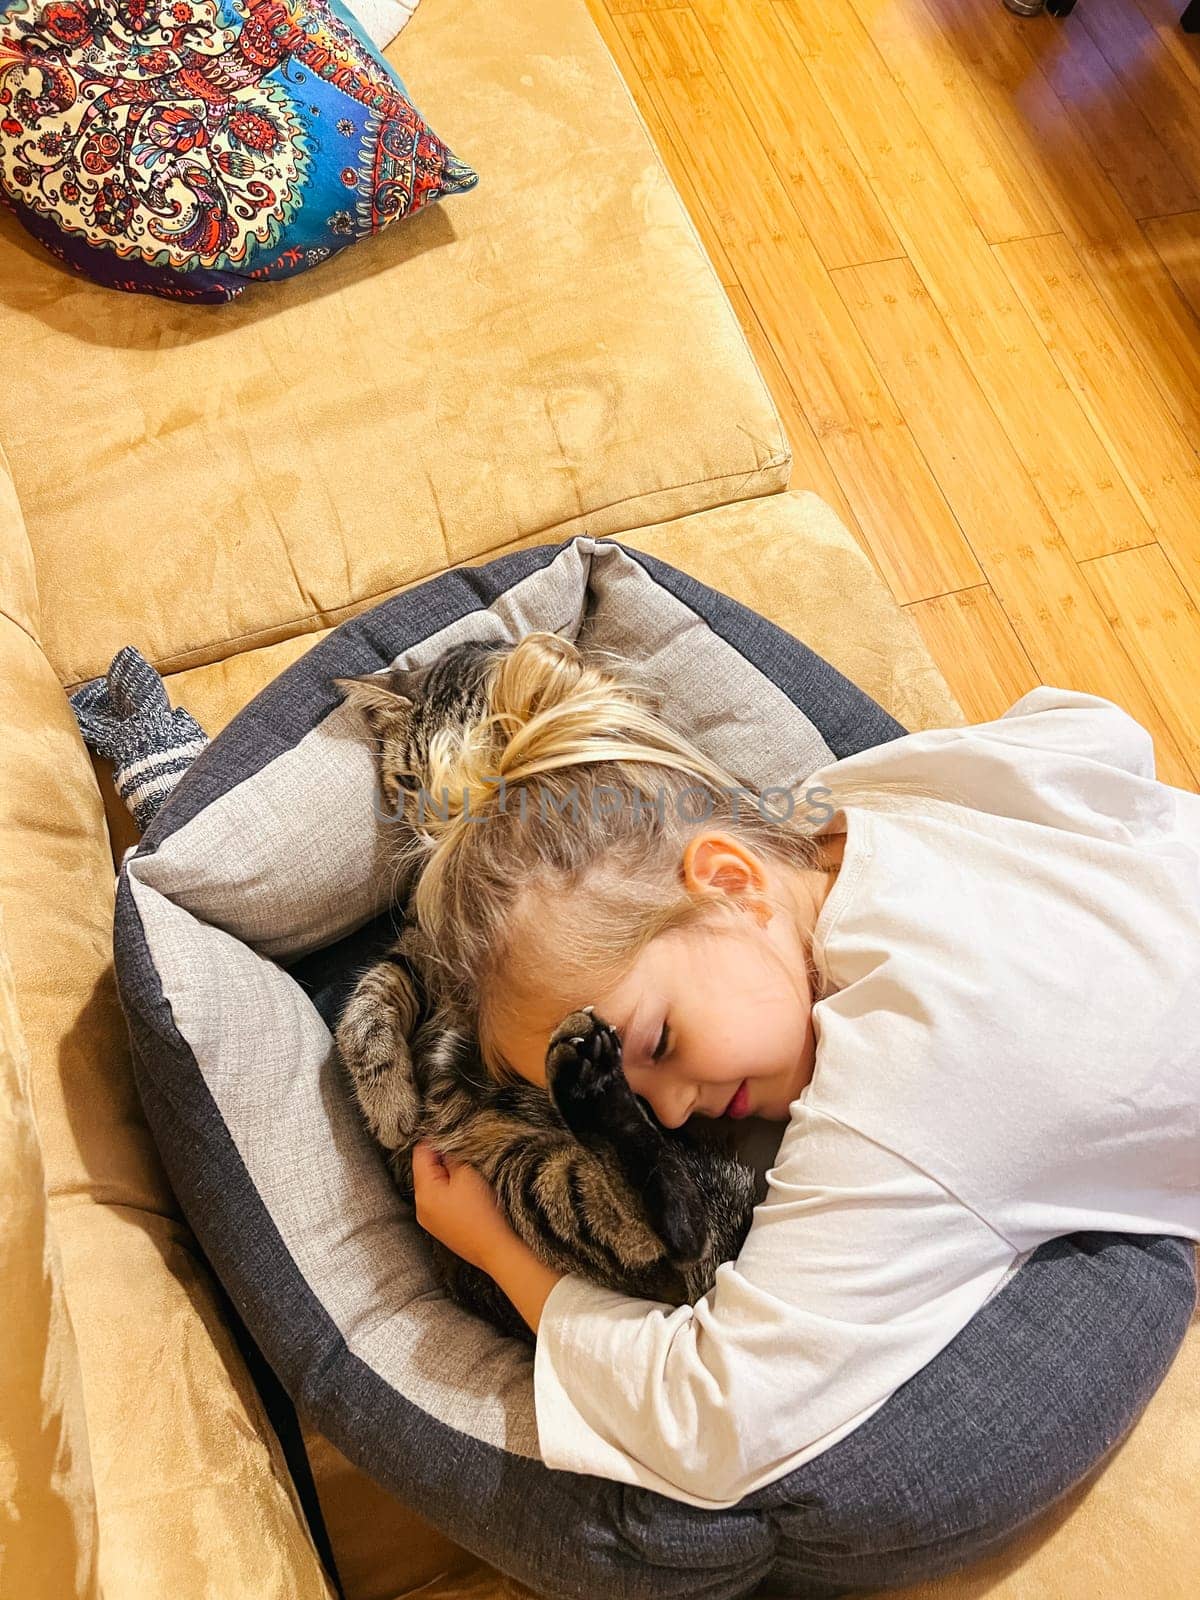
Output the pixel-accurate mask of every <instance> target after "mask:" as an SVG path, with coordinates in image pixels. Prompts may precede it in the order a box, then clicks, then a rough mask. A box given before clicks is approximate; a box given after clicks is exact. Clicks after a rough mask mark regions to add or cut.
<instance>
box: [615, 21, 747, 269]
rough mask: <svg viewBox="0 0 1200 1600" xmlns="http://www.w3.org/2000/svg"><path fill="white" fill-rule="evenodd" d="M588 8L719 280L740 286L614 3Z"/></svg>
mask: <svg viewBox="0 0 1200 1600" xmlns="http://www.w3.org/2000/svg"><path fill="white" fill-rule="evenodd" d="M627 3H628V0H627ZM587 7H588V10H589V12H590V13H591V17H592V21H593V22H594V23H595V24H596V28H597V30H598V31H599V33H600V36H601V38H602V39H603V40H604V42H605V44H606V45H607V46H608V51H609V54H610V55H611V56H612V58H613V60H614V61H615V62H616V64H617V70H618V71H619V72H620V74H621V76H622V78H623V79H624V80H625V87H626V88H627V89H628V90H629V94H630V98H631V99H632V100H633V103H634V104H635V105H636V106H637V109H638V112H639V113H640V115H641V117H642V120H643V121H644V122H645V124H646V128H647V131H648V132H649V134H650V137H651V138H652V139H653V141H654V145H655V148H656V149H657V151H658V153H659V155H660V156H661V157H662V163H663V166H664V167H665V168H666V169H667V173H668V175H669V176H670V179H671V182H672V183H673V184H674V185H675V187H676V189H677V190H678V191H679V198H680V199H681V200H682V201H683V204H684V208H685V209H686V211H687V213H688V215H689V216H690V217H691V219H692V222H693V224H694V225H695V228H696V232H697V233H698V234H699V236H700V242H701V244H702V245H703V246H704V252H705V254H706V255H707V256H708V259H709V260H710V261H711V262H712V264H713V267H714V269H715V271H716V274H717V277H718V278H720V280H721V283H722V284H723V285H724V287H725V288H726V289H728V288H729V287H730V285H731V284H735V283H736V282H737V274H736V273H735V272H734V270H733V268H732V267H731V266H730V264H729V260H728V258H727V256H726V254H725V247H724V246H723V245H722V243H721V239H720V235H719V234H718V233H717V231H716V229H715V228H714V227H713V226H712V223H711V222H710V221H709V218H708V211H707V208H706V207H705V206H704V204H703V203H702V201H701V199H700V197H699V195H698V194H697V193H696V186H695V184H694V183H693V181H692V172H691V164H690V162H689V161H687V160H685V159H682V158H681V157H680V153H679V151H678V149H677V148H676V146H675V142H674V139H673V138H672V136H671V131H670V129H669V128H668V126H667V124H666V122H665V121H664V119H663V115H662V112H661V111H660V109H659V105H658V94H657V89H656V87H655V85H654V83H653V82H647V81H646V80H645V79H643V78H642V77H641V76H640V74H639V73H638V71H637V68H636V66H635V64H634V61H633V58H632V56H631V55H630V54H629V49H628V47H627V45H626V43H625V39H624V36H623V35H622V33H621V31H620V29H619V28H618V27H617V26H616V24H615V23H614V22H613V20H612V17H611V16H610V14H609V12H610V10H612V9H615V5H614V0H607V5H606V0H587Z"/></svg>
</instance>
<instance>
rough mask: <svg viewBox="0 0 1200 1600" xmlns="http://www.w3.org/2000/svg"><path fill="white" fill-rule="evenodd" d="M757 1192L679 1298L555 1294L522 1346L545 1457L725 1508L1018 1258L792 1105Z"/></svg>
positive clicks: (942, 1197)
mask: <svg viewBox="0 0 1200 1600" xmlns="http://www.w3.org/2000/svg"><path fill="white" fill-rule="evenodd" d="M767 1185H768V1193H767V1198H766V1199H765V1200H764V1201H763V1203H762V1204H761V1205H759V1206H757V1207H756V1208H755V1213H754V1220H753V1224H752V1226H751V1228H750V1232H749V1234H748V1235H747V1238H746V1241H745V1244H744V1245H743V1247H742V1251H741V1253H740V1255H739V1256H738V1258H737V1260H736V1261H734V1262H727V1263H725V1264H723V1265H722V1266H721V1267H719V1268H718V1270H717V1275H716V1282H715V1284H714V1287H713V1288H712V1289H711V1290H710V1291H709V1293H708V1294H707V1295H705V1296H704V1298H703V1299H702V1300H700V1301H699V1302H698V1303H697V1304H696V1305H695V1306H686V1305H685V1306H672V1305H668V1304H665V1303H660V1302H656V1301H645V1300H636V1299H633V1298H631V1297H629V1296H626V1295H622V1294H618V1293H616V1292H615V1291H613V1290H611V1289H604V1288H599V1287H597V1286H596V1285H593V1284H591V1283H589V1282H588V1281H587V1280H586V1279H584V1278H582V1277H580V1276H578V1275H576V1274H569V1275H568V1276H566V1277H564V1278H562V1279H561V1280H560V1281H559V1282H558V1283H557V1284H556V1285H555V1286H554V1288H553V1289H552V1290H551V1292H550V1294H549V1296H548V1297H547V1299H546V1302H545V1306H544V1308H543V1311H542V1316H541V1321H540V1324H539V1328H538V1337H537V1347H536V1353H535V1357H534V1395H535V1403H536V1410H537V1425H538V1438H539V1444H540V1447H541V1451H542V1456H543V1459H544V1460H545V1462H546V1464H547V1465H548V1466H550V1467H554V1468H559V1469H564V1470H569V1471H574V1472H583V1473H592V1474H594V1475H596V1476H598V1477H602V1478H610V1479H615V1480H616V1481H617V1482H621V1483H631V1484H638V1485H640V1486H642V1487H645V1488H649V1489H654V1490H656V1491H657V1492H658V1493H659V1494H663V1495H666V1496H668V1497H669V1498H672V1499H675V1500H681V1501H684V1502H685V1503H687V1504H690V1505H696V1506H702V1507H706V1508H708V1509H714V1510H715V1509H721V1508H724V1507H727V1506H731V1505H735V1504H737V1502H738V1501H739V1500H740V1499H742V1498H743V1496H745V1495H747V1494H749V1493H751V1492H752V1491H753V1490H754V1489H757V1488H760V1487H762V1486H763V1485H764V1484H767V1483H771V1482H774V1481H775V1480H776V1479H777V1478H779V1477H782V1476H783V1475H784V1474H785V1473H787V1472H789V1471H791V1470H793V1469H794V1468H795V1467H797V1466H799V1465H801V1464H802V1463H803V1461H805V1460H807V1459H808V1458H809V1457H810V1456H813V1455H817V1454H819V1453H820V1452H821V1451H822V1450H823V1449H826V1448H828V1447H829V1446H830V1445H831V1444H834V1443H836V1441H837V1439H839V1438H840V1437H842V1436H843V1435H844V1434H845V1433H848V1432H850V1431H851V1429H852V1428H854V1427H856V1426H857V1425H858V1424H859V1423H860V1422H862V1421H865V1420H866V1418H867V1417H868V1416H869V1415H870V1414H871V1412H873V1411H874V1410H876V1409H877V1408H878V1407H879V1406H880V1405H882V1404H883V1403H884V1401H885V1400H886V1399H887V1398H888V1397H889V1396H890V1395H891V1394H892V1392H893V1391H894V1390H895V1389H896V1388H897V1387H898V1386H899V1385H900V1384H902V1383H904V1382H905V1381H906V1380H907V1379H908V1378H910V1377H912V1375H913V1374H914V1373H915V1372H917V1371H919V1370H920V1368H921V1367H922V1366H924V1365H925V1363H926V1362H927V1361H929V1360H930V1359H931V1358H932V1357H933V1356H934V1355H936V1353H937V1352H938V1351H939V1350H940V1349H942V1348H943V1346H945V1345H946V1344H947V1343H949V1341H950V1340H951V1339H952V1338H953V1337H954V1335H955V1334H956V1333H957V1332H958V1331H959V1330H960V1329H961V1328H962V1327H963V1326H964V1325H965V1324H966V1323H967V1322H968V1321H969V1320H970V1318H971V1317H972V1316H973V1315H974V1313H975V1312H976V1311H977V1310H978V1309H979V1307H980V1306H981V1305H982V1304H983V1302H984V1301H985V1300H986V1299H987V1298H988V1296H989V1295H990V1294H991V1293H992V1292H993V1291H994V1290H995V1289H996V1287H997V1286H998V1285H999V1283H1000V1282H1001V1280H1002V1279H1003V1278H1004V1277H1005V1275H1006V1274H1007V1273H1008V1272H1009V1271H1011V1270H1012V1268H1013V1267H1014V1265H1015V1264H1017V1252H1016V1250H1014V1248H1013V1247H1012V1246H1011V1245H1010V1244H1009V1243H1008V1241H1007V1240H1005V1239H1003V1238H1002V1237H1001V1236H1000V1235H999V1234H998V1233H996V1232H995V1230H994V1229H993V1228H991V1227H990V1226H988V1224H987V1223H985V1222H984V1221H983V1220H982V1219H981V1218H979V1217H977V1216H976V1215H975V1214H974V1212H972V1211H970V1210H969V1209H968V1208H967V1207H966V1206H964V1205H962V1204H960V1203H959V1202H958V1201H957V1200H956V1199H955V1198H954V1196H952V1195H951V1194H949V1193H948V1192H947V1191H946V1190H945V1189H944V1188H942V1187H941V1186H940V1185H939V1184H937V1183H936V1182H935V1181H934V1180H933V1179H932V1178H930V1177H928V1176H927V1175H926V1174H925V1173H923V1172H921V1171H920V1170H919V1169H917V1168H916V1167H914V1166H912V1165H911V1164H910V1163H909V1162H907V1161H905V1160H904V1159H903V1158H902V1157H900V1156H899V1155H897V1154H896V1153H895V1152H893V1151H891V1150H888V1149H886V1148H885V1147H883V1146H881V1145H879V1144H875V1143H873V1142H872V1141H870V1140H868V1139H866V1138H864V1137H863V1136H862V1135H860V1134H858V1133H856V1132H855V1131H854V1130H853V1129H851V1128H849V1127H847V1126H846V1125H845V1124H843V1123H841V1122H839V1121H837V1120H836V1119H835V1118H833V1117H830V1116H829V1115H828V1114H827V1113H824V1112H817V1111H811V1110H809V1109H807V1108H806V1107H805V1106H804V1104H803V1102H802V1101H801V1102H797V1104H796V1105H795V1106H794V1108H793V1116H792V1120H791V1122H790V1124H789V1126H788V1129H787V1131H786V1132H785V1134H784V1137H783V1141H782V1142H781V1144H780V1148H779V1155H778V1158H777V1162H776V1165H775V1166H774V1167H773V1168H772V1169H771V1170H770V1171H769V1172H768V1174H767Z"/></svg>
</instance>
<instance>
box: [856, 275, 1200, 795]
mask: <svg viewBox="0 0 1200 1600" xmlns="http://www.w3.org/2000/svg"><path fill="white" fill-rule="evenodd" d="M835 279H836V282H837V285H838V288H839V289H840V290H841V291H842V293H843V294H844V296H845V298H846V301H847V304H848V306H849V307H850V309H851V312H852V314H853V316H854V319H855V321H856V323H857V325H858V327H859V330H860V332H861V333H862V334H863V337H864V338H865V339H866V341H867V344H868V346H869V347H870V349H871V352H872V354H873V355H874V357H875V360H876V362H877V363H878V365H879V367H880V370H881V371H882V372H883V374H884V376H885V377H886V379H887V381H888V383H889V385H890V386H891V388H892V391H893V393H894V394H895V396H896V399H897V401H898V403H899V405H900V406H901V409H902V410H903V411H904V414H905V415H906V416H907V417H909V418H910V422H911V426H912V427H913V429H914V432H915V434H916V437H917V439H918V442H919V443H920V444H921V446H922V449H923V450H924V452H925V454H926V457H927V459H928V460H929V462H930V465H931V466H932V468H933V470H934V472H935V473H936V474H937V476H938V480H939V482H940V483H941V485H942V488H943V489H944V490H945V492H946V495H947V498H948V499H949V501H950V503H951V505H952V506H953V507H954V509H955V512H956V514H957V515H958V517H959V520H960V522H961V523H962V525H963V527H964V529H965V530H966V531H967V534H968V536H969V537H970V539H971V541H972V544H973V546H974V548H975V551H976V553H977V555H978V556H979V560H980V564H981V565H982V567H983V569H984V572H985V573H986V574H987V579H988V581H989V582H990V584H991V586H992V589H993V590H994V591H995V594H996V597H997V599H998V600H999V601H1000V603H1001V605H1002V606H1003V607H1004V610H1005V613H1006V614H1007V616H1008V618H1009V620H1010V621H1011V623H1012V625H1013V628H1014V629H1015V631H1016V633H1017V635H1018V637H1019V638H1020V640H1021V642H1022V645H1023V646H1024V648H1025V651H1026V652H1027V654H1028V656H1029V659H1030V661H1031V662H1032V664H1033V666H1034V669H1035V670H1036V671H1037V673H1038V675H1039V677H1040V678H1041V680H1042V681H1043V682H1046V683H1052V684H1056V685H1061V686H1062V687H1064V688H1073V689H1081V690H1086V691H1088V692H1090V693H1093V694H1101V695H1104V696H1106V697H1107V698H1108V699H1111V700H1114V701H1115V702H1116V703H1117V704H1118V705H1121V706H1124V707H1125V709H1126V710H1127V711H1129V712H1130V713H1131V715H1133V716H1135V717H1136V718H1137V719H1138V721H1139V722H1141V723H1142V724H1143V725H1144V726H1145V727H1146V728H1148V729H1149V730H1150V732H1151V733H1152V734H1153V736H1154V741H1155V747H1156V749H1157V751H1158V754H1159V764H1160V768H1161V770H1162V772H1163V774H1164V776H1165V775H1166V774H1168V773H1169V774H1170V775H1171V776H1170V778H1169V780H1168V781H1170V782H1173V783H1184V784H1190V782H1191V771H1190V768H1189V767H1188V765H1187V763H1186V761H1185V760H1184V758H1183V756H1182V755H1181V753H1180V750H1179V748H1178V745H1177V744H1176V741H1175V739H1174V736H1173V734H1172V732H1171V729H1170V727H1169V726H1168V724H1167V723H1166V721H1165V720H1164V718H1163V716H1162V715H1161V713H1160V711H1159V709H1158V706H1157V704H1156V700H1155V695H1154V693H1153V692H1152V690H1151V689H1150V688H1148V687H1147V685H1146V684H1145V683H1143V681H1142V679H1141V678H1140V676H1139V675H1138V673H1137V671H1136V670H1135V668H1134V666H1133V664H1132V662H1131V660H1130V658H1129V656H1128V655H1127V654H1126V652H1125V650H1124V648H1123V646H1122V644H1121V642H1120V641H1119V640H1118V638H1117V637H1116V635H1115V633H1114V632H1113V630H1112V628H1111V627H1110V625H1109V623H1108V620H1107V618H1106V617H1105V615H1104V613H1103V611H1102V609H1101V607H1100V606H1099V604H1098V603H1097V601H1096V599H1095V596H1094V595H1093V593H1092V591H1091V589H1090V587H1089V585H1088V583H1087V581H1086V579H1085V578H1084V576H1083V574H1082V572H1081V571H1080V569H1079V566H1078V565H1077V564H1076V562H1075V561H1074V559H1073V558H1072V556H1071V553H1070V551H1069V550H1068V549H1067V546H1066V544H1065V543H1064V541H1063V539H1062V536H1061V535H1060V533H1059V531H1058V529H1057V528H1056V527H1055V525H1054V521H1053V519H1052V518H1051V517H1050V515H1049V513H1048V511H1047V510H1046V507H1045V505H1044V504H1043V502H1042V500H1041V499H1040V497H1039V496H1038V494H1037V492H1036V491H1035V489H1034V487H1033V484H1032V482H1031V481H1030V479H1029V476H1028V474H1027V473H1026V472H1025V471H1024V469H1023V467H1022V465H1021V462H1020V460H1019V458H1018V457H1017V455H1016V452H1015V451H1014V450H1013V448H1012V446H1011V445H1010V444H1009V443H1008V442H1007V440H1006V439H1005V438H1004V436H1003V434H1002V433H1000V432H999V430H995V429H994V428H993V431H992V432H991V433H989V408H988V404H987V401H986V399H985V397H984V395H983V393H982V392H981V389H980V387H979V385H978V383H977V382H976V380H975V378H974V376H973V375H972V372H971V369H970V367H969V365H968V363H967V361H966V360H965V359H964V357H963V354H962V352H961V351H960V350H959V348H958V346H957V343H956V341H955V340H954V338H953V337H952V336H951V334H950V331H949V329H948V328H947V326H946V324H945V323H944V321H943V320H942V318H941V316H940V315H939V313H938V311H937V308H936V306H935V305H934V303H933V300H932V298H931V296H930V294H929V292H928V291H927V290H926V288H925V286H924V284H923V283H922V281H921V279H920V277H919V276H918V274H917V272H916V270H915V268H914V267H913V265H912V264H911V263H910V262H908V261H886V262H878V263H876V264H874V265H872V266H864V267H846V268H844V269H842V270H841V271H839V272H838V273H836V274H835Z"/></svg>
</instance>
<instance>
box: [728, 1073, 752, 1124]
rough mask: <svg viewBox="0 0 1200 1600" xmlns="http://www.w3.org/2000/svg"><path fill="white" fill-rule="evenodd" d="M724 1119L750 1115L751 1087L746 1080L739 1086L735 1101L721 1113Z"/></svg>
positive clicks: (734, 1097)
mask: <svg viewBox="0 0 1200 1600" xmlns="http://www.w3.org/2000/svg"><path fill="white" fill-rule="evenodd" d="M721 1115H722V1116H724V1117H735V1118H736V1117H748V1116H749V1115H750V1085H749V1083H748V1082H747V1081H746V1079H745V1078H743V1079H742V1081H741V1083H739V1084H738V1086H737V1090H736V1092H735V1093H734V1096H733V1099H732V1100H730V1102H729V1104H728V1105H727V1106H726V1107H725V1109H724V1111H723V1112H722V1113H721Z"/></svg>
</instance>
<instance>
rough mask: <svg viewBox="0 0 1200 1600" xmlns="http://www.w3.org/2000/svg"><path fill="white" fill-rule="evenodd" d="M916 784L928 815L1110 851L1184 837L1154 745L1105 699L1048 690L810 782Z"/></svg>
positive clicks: (849, 760)
mask: <svg viewBox="0 0 1200 1600" xmlns="http://www.w3.org/2000/svg"><path fill="white" fill-rule="evenodd" d="M881 779H882V780H884V782H885V783H886V782H890V781H895V780H899V781H900V782H901V783H902V784H903V783H915V784H916V785H917V788H918V791H919V792H920V794H921V798H920V799H919V800H917V801H916V802H915V803H916V804H917V805H919V806H920V805H924V804H926V803H927V801H928V799H930V798H933V799H941V800H947V801H949V802H950V803H951V804H953V805H958V806H965V807H968V808H970V809H971V810H973V811H978V812H986V813H990V814H992V815H993V816H999V817H1006V818H1012V819H1015V820H1018V821H1026V822H1036V823H1039V824H1041V825H1043V826H1047V827H1057V828H1062V829H1064V830H1065V831H1068V832H1071V833H1077V834H1090V835H1091V836H1093V837H1095V838H1102V839H1107V840H1109V841H1110V842H1116V843H1122V844H1131V843H1138V844H1141V843H1145V842H1147V841H1154V840H1158V839H1162V838H1165V837H1167V836H1169V835H1170V834H1171V833H1172V831H1173V830H1174V827H1175V816H1176V796H1177V795H1178V793H1179V791H1178V790H1176V789H1172V788H1169V787H1168V786H1167V785H1166V784H1163V783H1160V782H1159V781H1158V780H1157V778H1156V776H1155V767H1154V741H1153V740H1152V739H1151V737H1150V735H1149V733H1147V731H1146V729H1145V728H1143V727H1142V725H1141V724H1140V723H1139V722H1137V721H1135V720H1134V718H1133V717H1131V716H1130V715H1129V714H1128V713H1127V712H1125V711H1122V710H1121V708H1120V706H1117V705H1114V704H1113V702H1112V701H1111V700H1104V699H1101V698H1100V697H1099V696H1098V695H1091V694H1081V693H1079V692H1077V691H1076V690H1073V689H1057V688H1053V687H1051V686H1049V685H1047V684H1039V686H1038V687H1037V688H1036V689H1031V690H1030V691H1029V693H1028V694H1026V695H1022V697H1021V698H1020V699H1019V700H1018V701H1016V702H1015V703H1014V704H1013V705H1011V706H1010V707H1009V708H1008V710H1007V711H1006V712H1005V713H1004V715H1003V716H1001V717H997V718H996V719H995V720H994V721H992V722H979V723H972V724H970V725H968V726H965V727H960V728H929V729H925V730H923V731H921V732H918V733H913V734H908V735H906V736H905V737H903V738H900V739H895V740H892V741H890V742H888V743H885V744H883V745H879V746H875V747H872V748H871V749H868V750H864V751H860V752H858V753H857V754H856V755H852V756H848V757H845V758H844V759H843V760H841V761H838V762H836V763H834V764H833V765H832V766H831V767H829V768H827V769H825V770H823V771H822V772H820V773H816V774H813V776H812V777H811V778H810V780H809V782H810V784H812V785H821V784H823V783H825V782H828V783H829V785H830V786H831V787H832V788H833V789H834V791H835V792H836V789H837V786H838V785H839V784H844V783H846V782H848V781H855V780H857V781H860V782H861V781H865V782H866V783H867V784H868V785H869V784H871V783H873V782H877V781H879V780H881Z"/></svg>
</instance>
